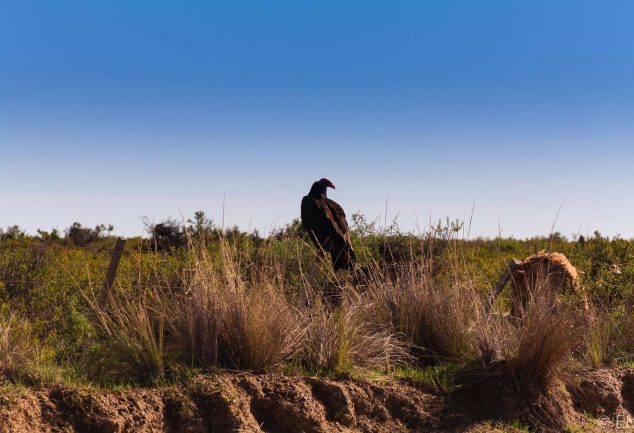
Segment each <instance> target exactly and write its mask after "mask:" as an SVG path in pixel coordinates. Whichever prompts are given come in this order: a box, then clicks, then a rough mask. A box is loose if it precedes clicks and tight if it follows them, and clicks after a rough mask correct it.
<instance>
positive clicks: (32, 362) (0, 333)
mask: <svg viewBox="0 0 634 433" xmlns="http://www.w3.org/2000/svg"><path fill="white" fill-rule="evenodd" d="M44 361H45V351H44V349H43V347H42V344H41V343H40V341H39V340H38V339H37V338H36V337H35V335H34V334H33V332H32V330H31V326H30V324H29V323H28V322H27V321H25V320H23V319H21V318H19V317H18V316H16V315H14V314H3V315H1V316H0V378H3V377H4V378H6V379H9V380H12V381H17V382H26V383H34V382H35V383H37V382H40V381H41V380H42V379H43V378H44V376H46V374H45V373H46V372H45V368H44V367H45V366H44Z"/></svg>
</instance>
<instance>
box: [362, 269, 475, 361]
mask: <svg viewBox="0 0 634 433" xmlns="http://www.w3.org/2000/svg"><path fill="white" fill-rule="evenodd" d="M368 294H369V297H370V299H372V303H373V305H374V306H375V307H376V309H377V317H379V318H380V319H381V320H382V321H383V322H384V323H386V324H389V325H390V326H391V327H393V329H395V330H396V331H398V332H399V333H400V334H402V335H403V336H404V337H405V338H406V341H407V342H408V343H410V344H412V345H413V346H414V347H415V352H416V355H417V357H418V358H419V362H421V363H423V364H424V363H429V362H437V361H463V360H465V359H472V358H473V357H474V356H475V351H474V344H473V335H472V332H471V330H472V328H473V327H474V325H475V324H476V323H477V321H478V320H479V318H480V316H481V314H482V305H481V299H482V298H481V296H480V295H479V294H478V293H476V292H475V291H474V290H472V289H469V288H465V287H460V286H458V285H451V284H450V285H441V284H439V283H437V282H435V281H434V280H433V279H432V277H431V275H429V273H428V272H427V271H425V269H424V268H420V267H417V266H416V263H415V262H413V263H409V264H407V265H405V266H401V267H399V269H398V271H397V272H396V273H395V276H394V277H391V276H390V275H388V274H387V273H386V272H384V271H382V270H381V269H380V268H375V269H373V270H372V272H371V273H370V280H369V288H368Z"/></svg>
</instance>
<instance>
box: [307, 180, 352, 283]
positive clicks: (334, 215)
mask: <svg viewBox="0 0 634 433" xmlns="http://www.w3.org/2000/svg"><path fill="white" fill-rule="evenodd" d="M326 188H332V189H335V186H334V185H333V184H332V182H330V181H329V180H328V179H320V180H318V181H317V182H315V183H313V186H312V187H311V188H310V192H309V193H308V195H307V196H305V197H304V198H303V199H302V227H304V229H305V230H306V231H307V232H308V233H309V234H310V238H311V239H312V241H313V243H314V244H315V246H316V247H317V248H319V249H320V250H323V251H324V252H327V253H329V254H330V257H331V258H332V264H333V266H334V268H335V270H337V269H353V268H354V264H355V261H356V258H355V256H354V251H353V250H352V242H351V241H350V234H349V233H348V222H347V221H346V214H345V213H344V211H343V209H342V208H341V206H339V204H337V203H335V202H334V201H332V200H330V199H329V198H328V197H327V195H326Z"/></svg>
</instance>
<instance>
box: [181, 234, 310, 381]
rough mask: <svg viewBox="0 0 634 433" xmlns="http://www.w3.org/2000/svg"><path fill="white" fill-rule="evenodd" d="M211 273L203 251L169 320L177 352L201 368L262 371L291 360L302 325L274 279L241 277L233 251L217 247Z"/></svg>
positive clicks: (226, 246) (267, 275)
mask: <svg viewBox="0 0 634 433" xmlns="http://www.w3.org/2000/svg"><path fill="white" fill-rule="evenodd" d="M221 248H222V261H221V263H220V268H219V269H216V268H215V267H214V264H213V263H212V261H211V260H210V257H209V255H208V254H207V253H206V251H205V250H204V249H200V250H199V251H198V253H199V254H198V260H197V262H196V268H195V272H194V276H193V278H192V279H191V281H190V282H188V283H187V284H186V291H185V293H183V294H182V295H180V296H178V297H177V299H176V302H175V304H174V308H173V310H172V314H171V315H170V316H171V321H170V323H171V325H172V329H173V330H174V332H173V337H174V339H175V343H176V345H177V346H178V347H179V348H180V350H181V352H182V353H184V354H185V355H186V357H187V358H188V359H189V360H191V362H192V363H194V364H195V365H198V366H201V367H224V368H236V369H246V370H263V369H266V368H270V367H274V366H277V365H279V364H281V363H282V362H284V361H287V360H289V359H291V358H293V357H294V356H295V355H296V354H297V353H298V352H299V350H300V342H301V340H302V338H303V336H304V333H305V324H304V323H303V320H302V317H301V315H300V313H299V311H298V310H297V309H296V308H295V307H294V306H293V305H292V304H291V303H290V302H289V300H288V299H287V296H286V295H285V291H284V288H283V286H281V280H280V279H279V278H277V275H275V274H274V273H273V274H271V273H267V272H264V271H263V270H261V271H260V272H256V273H254V272H253V271H252V272H251V274H252V276H251V277H247V276H245V275H244V274H243V273H242V272H241V269H240V266H239V256H238V253H237V251H236V250H235V247H233V246H231V245H230V244H229V243H228V242H223V243H222V244H221Z"/></svg>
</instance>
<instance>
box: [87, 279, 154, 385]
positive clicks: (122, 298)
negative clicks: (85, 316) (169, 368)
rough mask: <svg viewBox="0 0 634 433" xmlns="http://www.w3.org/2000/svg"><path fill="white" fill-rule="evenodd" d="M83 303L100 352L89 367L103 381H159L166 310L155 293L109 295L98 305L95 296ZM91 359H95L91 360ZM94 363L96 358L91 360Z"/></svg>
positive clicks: (141, 292)
mask: <svg viewBox="0 0 634 433" xmlns="http://www.w3.org/2000/svg"><path fill="white" fill-rule="evenodd" d="M86 302H87V303H88V305H89V307H90V309H91V311H92V313H93V314H92V319H93V322H94V326H95V329H96V331H97V334H98V338H99V340H98V341H99V343H100V344H101V349H100V350H99V353H98V354H96V355H97V357H98V358H101V362H96V364H95V365H94V366H93V367H95V368H96V369H97V370H99V371H98V372H97V374H98V375H100V376H101V377H102V378H104V379H109V378H112V377H114V378H119V379H132V380H136V381H140V382H148V381H156V380H161V379H162V378H163V377H164V374H165V323H166V308H165V303H164V301H163V300H162V299H161V297H160V295H159V293H157V292H156V291H155V290H152V289H149V290H141V291H140V293H137V294H128V293H125V292H119V293H113V294H112V295H111V296H110V298H109V301H108V303H107V304H105V305H102V304H100V303H99V301H98V300H97V299H96V297H95V296H92V295H87V296H86ZM93 358H95V357H93ZM92 361H96V359H92Z"/></svg>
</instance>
